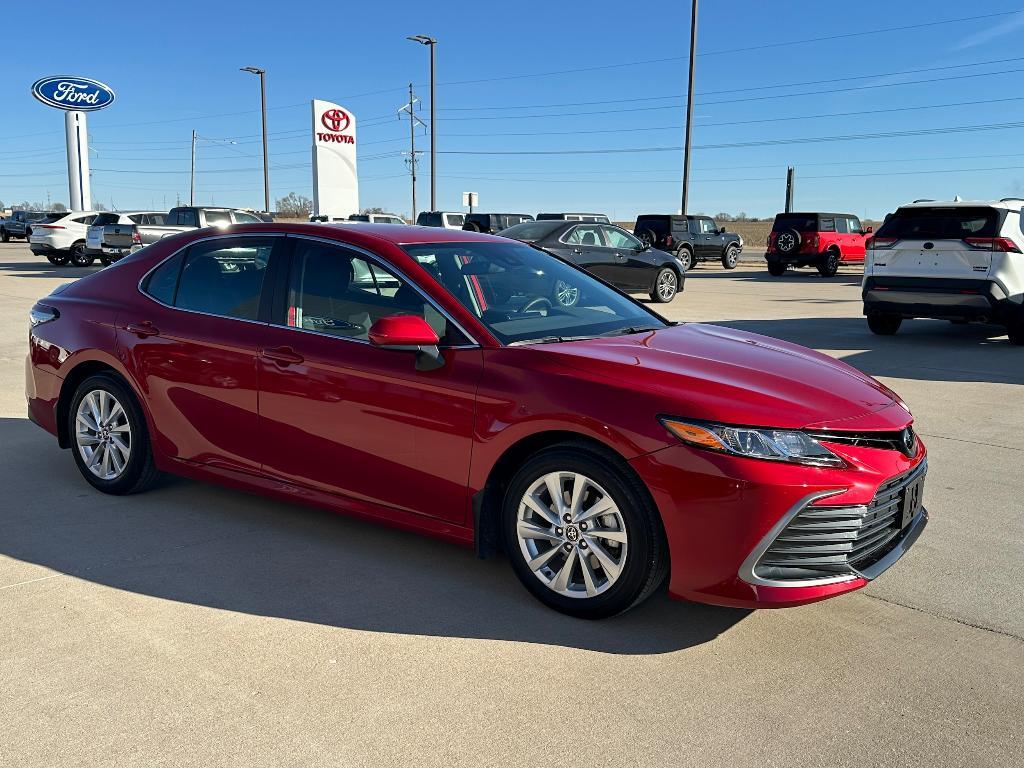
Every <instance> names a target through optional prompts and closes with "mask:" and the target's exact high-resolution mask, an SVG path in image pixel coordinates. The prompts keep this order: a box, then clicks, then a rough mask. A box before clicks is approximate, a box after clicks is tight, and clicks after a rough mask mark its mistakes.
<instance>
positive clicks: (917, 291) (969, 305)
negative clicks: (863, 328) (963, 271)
mask: <svg viewBox="0 0 1024 768" xmlns="http://www.w3.org/2000/svg"><path fill="white" fill-rule="evenodd" d="M861 297H862V298H863V300H864V314H865V315H868V314H871V313H875V312H878V313H884V314H893V315H899V316H900V317H905V318H913V317H924V318H935V319H947V320H948V319H953V320H974V321H978V322H996V323H1005V324H1007V325H1010V324H1015V323H1019V322H1024V303H1022V302H1017V301H1013V300H1012V299H1011V298H1010V297H1009V296H1007V294H1006V292H1005V291H1004V290H1003V288H1002V286H1000V285H999V283H996V282H994V281H992V280H971V279H950V280H946V279H942V278H926V277H875V276H871V277H866V278H864V284H863V287H862V289H861ZM1018 298H1019V297H1018Z"/></svg>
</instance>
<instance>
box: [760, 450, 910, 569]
mask: <svg viewBox="0 0 1024 768" xmlns="http://www.w3.org/2000/svg"><path fill="white" fill-rule="evenodd" d="M927 471H928V467H927V462H921V463H920V464H919V465H918V466H916V467H915V468H914V469H912V470H910V471H909V472H906V473H904V474H902V475H897V476H896V477H894V478H892V479H891V480H888V481H886V482H885V483H883V484H882V485H881V486H880V487H879V489H878V492H877V493H876V494H875V497H874V498H873V499H872V500H871V503H870V504H868V505H866V506H857V507H823V506H822V507H815V506H805V507H803V508H802V509H800V511H799V512H797V513H796V514H795V515H794V516H793V517H792V519H791V520H790V521H789V523H787V524H786V526H785V527H784V528H783V529H782V531H781V532H780V533H779V534H778V535H777V536H776V537H775V539H774V540H773V541H772V543H771V544H770V545H769V546H768V548H767V549H766V550H765V551H764V553H763V554H762V555H761V557H760V558H759V559H758V561H757V563H756V564H755V566H754V574H755V575H756V576H757V577H758V578H760V579H766V580H771V581H802V580H807V579H827V578H832V577H839V576H845V575H854V574H855V573H856V572H857V571H859V570H860V569H862V568H867V567H868V566H870V565H872V564H873V563H875V562H877V561H878V560H879V559H881V558H882V557H884V556H885V554H886V553H887V552H889V550H890V549H892V547H893V546H895V544H896V542H897V541H898V539H899V537H900V532H901V531H900V514H901V510H900V500H901V498H902V493H903V491H904V489H906V488H907V487H908V486H909V485H911V484H912V483H914V482H916V481H917V480H918V479H919V478H921V477H922V476H923V475H924V474H925V472H927Z"/></svg>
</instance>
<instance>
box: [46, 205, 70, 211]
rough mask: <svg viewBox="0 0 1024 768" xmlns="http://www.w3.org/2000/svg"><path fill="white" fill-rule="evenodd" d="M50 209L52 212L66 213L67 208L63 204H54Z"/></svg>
mask: <svg viewBox="0 0 1024 768" xmlns="http://www.w3.org/2000/svg"><path fill="white" fill-rule="evenodd" d="M50 207H51V209H52V210H54V211H66V210H67V209H68V207H67V206H66V205H64V203H54V204H53V205H52V206H50Z"/></svg>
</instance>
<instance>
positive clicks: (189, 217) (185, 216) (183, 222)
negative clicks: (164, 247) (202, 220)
mask: <svg viewBox="0 0 1024 768" xmlns="http://www.w3.org/2000/svg"><path fill="white" fill-rule="evenodd" d="M178 226H181V227H198V226H199V217H198V216H197V215H196V212H195V211H178Z"/></svg>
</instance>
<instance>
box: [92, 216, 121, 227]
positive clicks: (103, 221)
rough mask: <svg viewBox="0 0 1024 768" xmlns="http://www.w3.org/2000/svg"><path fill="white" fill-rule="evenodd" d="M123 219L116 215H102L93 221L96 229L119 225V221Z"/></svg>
mask: <svg viewBox="0 0 1024 768" xmlns="http://www.w3.org/2000/svg"><path fill="white" fill-rule="evenodd" d="M120 218H121V217H120V216H118V215H117V214H116V213H100V214H98V215H97V216H96V218H95V219H93V220H92V225H93V226H94V227H99V226H106V225H107V224H117V221H118V219H120Z"/></svg>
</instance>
